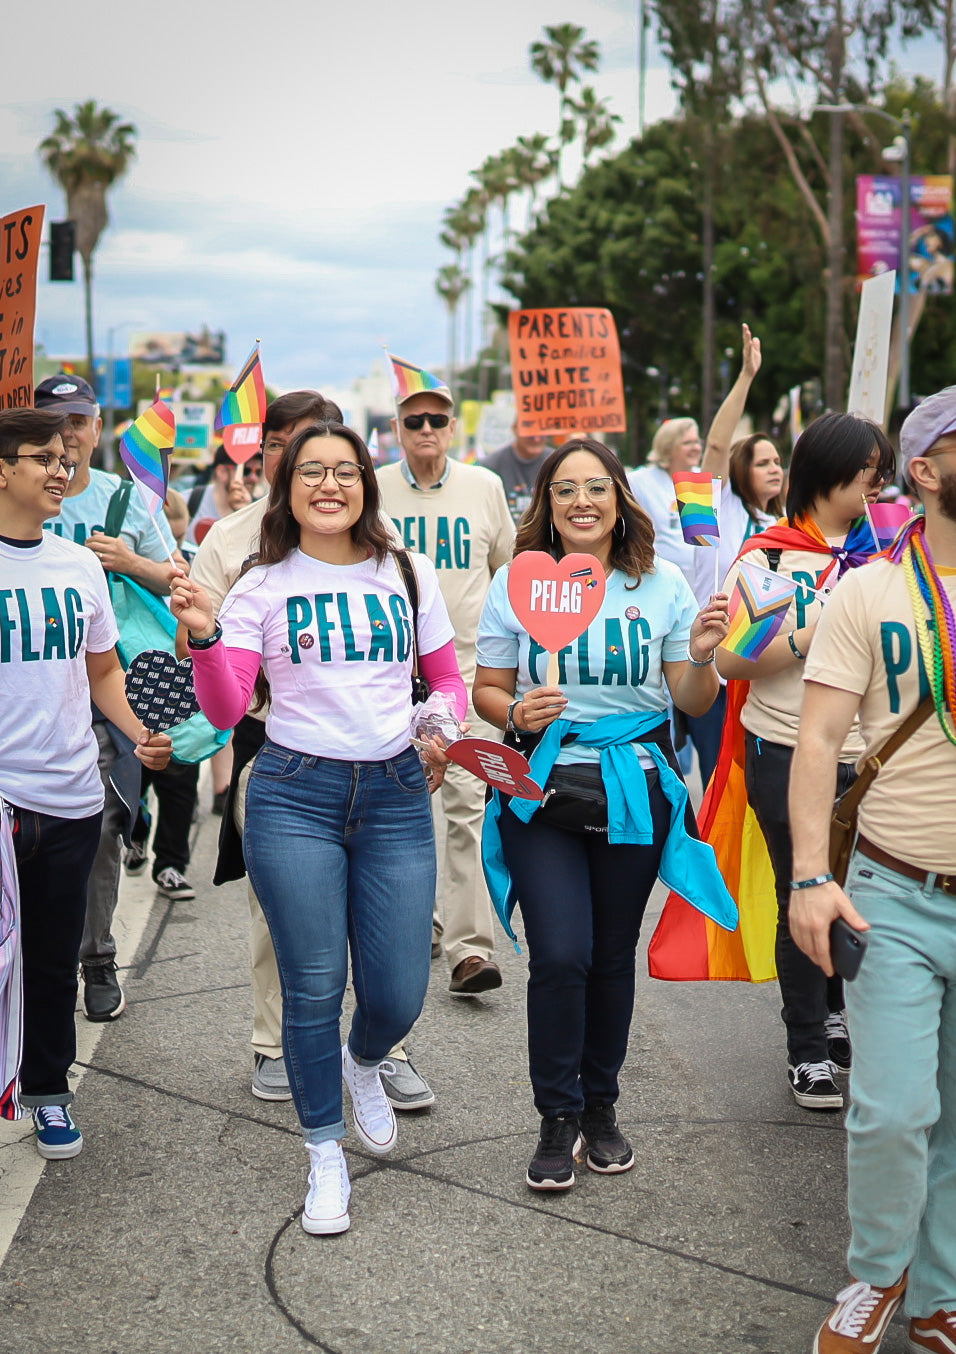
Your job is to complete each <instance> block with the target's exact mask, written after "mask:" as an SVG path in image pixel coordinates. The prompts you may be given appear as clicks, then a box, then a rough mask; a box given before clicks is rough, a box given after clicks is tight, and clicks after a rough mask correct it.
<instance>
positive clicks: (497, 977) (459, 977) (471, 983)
mask: <svg viewBox="0 0 956 1354" xmlns="http://www.w3.org/2000/svg"><path fill="white" fill-rule="evenodd" d="M500 986H501V969H500V968H499V967H498V965H497V964H496V963H494V961H493V960H491V959H482V957H481V955H480V954H470V955H469V956H468V958H467V959H463V960H462V961H461V963H460V964H456V965H455V967H454V968H453V969H452V974H451V982H450V983H449V984H448V991H449V992H452V993H454V995H455V996H456V997H473V996H475V995H476V994H477V993H478V992H490V991H491V990H492V988H494V987H500Z"/></svg>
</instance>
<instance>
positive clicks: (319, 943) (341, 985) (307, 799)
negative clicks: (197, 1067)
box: [243, 740, 437, 1143]
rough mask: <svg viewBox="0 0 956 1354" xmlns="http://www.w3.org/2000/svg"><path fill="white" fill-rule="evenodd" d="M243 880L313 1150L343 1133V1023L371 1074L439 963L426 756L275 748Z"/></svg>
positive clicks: (261, 776) (267, 750)
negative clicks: (264, 935)
mask: <svg viewBox="0 0 956 1354" xmlns="http://www.w3.org/2000/svg"><path fill="white" fill-rule="evenodd" d="M243 849H244V853H245V858H246V869H247V870H248V872H249V879H250V882H251V884H252V887H253V889H254V891H255V894H256V897H257V898H258V899H259V902H260V903H261V905H262V911H263V912H264V914H265V918H266V921H267V922H268V924H269V931H270V933H271V935H272V943H273V945H274V947H275V952H276V960H277V962H278V966H279V977H280V980H281V983H282V1047H283V1053H284V1055H285V1063H286V1068H287V1069H288V1073H289V1084H290V1086H291V1089H292V1098H293V1100H294V1101H295V1107H296V1111H297V1113H298V1116H299V1122H300V1124H301V1125H302V1130H303V1133H304V1135H305V1138H306V1141H308V1142H311V1143H320V1142H326V1141H328V1140H330V1139H333V1138H341V1137H342V1136H343V1135H344V1133H345V1123H344V1121H343V1118H342V1064H341V1052H340V1037H339V1021H340V1019H341V1016H342V997H343V994H344V992H345V984H346V980H347V977H348V954H349V950H351V954H352V984H353V987H354V990H355V1014H354V1016H353V1018H352V1029H351V1033H350V1034H349V1040H348V1043H349V1049H350V1050H351V1053H352V1056H353V1058H355V1060H356V1062H359V1063H362V1064H365V1065H367V1066H374V1065H376V1064H377V1063H379V1062H381V1060H382V1059H383V1058H384V1057H385V1056H386V1055H387V1053H388V1052H389V1050H390V1049H391V1048H392V1047H393V1046H394V1045H395V1044H397V1043H399V1042H400V1041H401V1040H402V1039H403V1038H404V1037H405V1035H406V1034H407V1033H408V1031H409V1030H410V1029H411V1027H412V1025H414V1023H415V1021H416V1020H417V1019H418V1016H419V1014H420V1013H421V1009H422V1006H423V1004H424V1001H425V992H426V990H427V988H428V974H429V968H430V964H431V930H432V909H433V907H434V903H435V883H436V874H437V870H436V862H435V834H434V828H433V827H432V816H431V809H430V807H429V802H428V789H427V786H426V784H425V777H424V774H423V772H422V768H421V764H420V763H419V760H418V754H417V752H415V750H414V749H413V748H409V749H408V750H407V751H406V752H403V753H402V754H401V755H400V756H399V757H396V758H394V759H393V760H391V761H385V762H344V761H333V760H331V759H330V758H327V757H312V756H306V755H305V754H304V753H301V752H294V751H292V750H291V749H290V748H284V747H280V746H279V745H278V744H276V743H272V742H269V741H268V740H267V741H266V743H265V744H264V745H263V747H262V748H261V749H260V751H259V752H258V753H257V754H256V759H255V762H254V763H253V767H252V774H251V775H250V777H249V788H248V791H247V794H246V821H245V833H244V837H243Z"/></svg>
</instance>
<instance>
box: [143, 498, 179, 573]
mask: <svg viewBox="0 0 956 1354" xmlns="http://www.w3.org/2000/svg"><path fill="white" fill-rule="evenodd" d="M159 511H160V512H161V511H162V507H160V508H159ZM149 520H150V521H151V522H152V524H153V530H154V531H155V532H156V535H157V537H158V539H159V543H160V545H161V546H162V547H163V549H164V550H165V551H166V558H167V559H168V560H169V562H170V564H171V565H172V566H173V568H174V569H176V570H177V571H179V565H178V564H177V563H176V561H175V560H174V559H173V552H172V551H171V550H170V548H169V546H168V545H167V544H166V542H165V540H164V539H163V533H162V532H161V531H160V529H159V523H158V522H157V521H156V514H155V513H150V515H149Z"/></svg>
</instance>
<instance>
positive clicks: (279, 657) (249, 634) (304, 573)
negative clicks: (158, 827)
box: [219, 550, 454, 762]
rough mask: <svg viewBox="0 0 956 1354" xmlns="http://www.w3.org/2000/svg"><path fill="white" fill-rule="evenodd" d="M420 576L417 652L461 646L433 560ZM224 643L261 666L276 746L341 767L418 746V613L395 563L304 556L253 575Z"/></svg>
mask: <svg viewBox="0 0 956 1354" xmlns="http://www.w3.org/2000/svg"><path fill="white" fill-rule="evenodd" d="M411 558H412V562H413V564H414V566H415V572H416V575H417V577H418V588H419V593H420V598H421V600H420V602H419V609H418V647H419V653H420V654H429V653H434V652H435V650H436V649H440V648H442V646H443V645H445V644H447V643H448V641H449V640H450V639H452V638H453V637H454V630H453V628H452V624H451V621H450V620H449V619H448V612H447V610H446V608H445V603H444V602H443V601H442V597H441V593H440V592H439V590H438V579H437V577H436V575H435V569H434V566H433V565H432V563H431V561H430V560H428V559H426V558H425V557H424V556H422V555H412V556H411ZM219 622H220V624H221V625H222V629H223V638H224V641H225V643H226V644H227V645H228V646H229V647H231V648H236V649H249V650H251V651H252V652H253V653H257V654H259V655H260V656H261V657H262V667H263V671H264V672H265V675H266V678H267V680H268V682H269V686H270V688H271V692H272V704H271V707H270V709H269V714H268V715H267V717H266V734H267V736H268V737H269V738H271V739H272V741H273V742H275V743H279V744H281V745H282V746H283V747H288V748H293V749H295V751H297V752H305V753H307V754H309V755H311V756H318V757H331V758H334V759H336V760H338V761H362V762H373V761H385V760H387V759H388V758H390V757H396V756H398V754H399V753H400V752H403V751H404V750H405V749H406V748H407V747H408V746H409V741H408V740H409V734H408V722H409V718H410V716H411V674H412V646H411V635H412V629H411V627H412V606H411V602H410V601H409V599H408V595H407V593H406V591H405V586H404V583H403V581H402V577H401V573H400V572H399V568H398V565H397V564H396V563H395V560H394V558H393V556H391V555H389V556H388V557H387V558H386V559H385V561H384V562H383V563H382V565H381V566H379V565H377V564H376V562H375V560H374V559H370V560H366V561H363V563H361V564H352V565H348V566H344V567H343V566H341V565H333V564H324V563H323V562H322V561H321V560H317V559H312V558H311V556H309V555H304V554H303V553H302V552H301V550H293V552H292V554H291V555H289V556H288V557H287V558H286V559H284V560H283V561H282V563H281V564H273V565H271V566H269V567H268V568H265V567H256V568H254V569H250V570H249V572H248V573H246V574H244V575H243V576H242V578H240V579H239V581H238V582H237V583H236V585H235V587H233V589H232V590H231V592H230V593H229V595H228V596H227V597H226V600H225V601H224V602H223V604H222V608H221V610H220V612H219Z"/></svg>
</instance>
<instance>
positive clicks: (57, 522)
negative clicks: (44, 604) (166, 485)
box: [43, 470, 176, 564]
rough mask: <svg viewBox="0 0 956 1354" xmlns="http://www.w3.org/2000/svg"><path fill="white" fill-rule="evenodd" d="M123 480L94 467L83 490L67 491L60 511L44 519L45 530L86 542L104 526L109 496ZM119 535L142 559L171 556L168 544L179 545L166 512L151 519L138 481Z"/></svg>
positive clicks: (170, 545) (174, 546) (161, 560)
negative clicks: (170, 527) (168, 553)
mask: <svg viewBox="0 0 956 1354" xmlns="http://www.w3.org/2000/svg"><path fill="white" fill-rule="evenodd" d="M122 483H123V481H122V480H121V479H120V477H119V475H110V474H108V473H107V472H106V471H105V470H91V471H90V482H89V484H88V485H87V486H86V488H85V489H84V490H83V491H82V493H79V494H74V495H73V496H72V497H71V496H70V495H67V497H66V498H64V500H63V506H62V508H61V509H60V512H59V514H58V515H57V516H56V517H51V518H50V520H49V521H48V522H44V523H43V529H44V531H49V532H51V533H52V534H53V535H54V536H62V537H63V538H64V539H65V540H68V541H76V543H77V545H83V543H84V542H85V541H86V538H87V537H88V536H90V535H92V533H93V532H94V531H104V530H105V526H104V523H105V522H106V513H107V510H108V508H109V505H110V499H111V498H112V497H113V495H114V494H115V493H116V491H117V489H118V488H119V487H120V485H121V484H122ZM154 524H155V525H154ZM157 527H158V528H159V535H157V531H156V529H157ZM120 536H121V538H122V539H123V540H124V541H125V542H126V544H127V545H128V546H129V548H130V549H131V550H132V551H134V552H135V553H136V554H137V555H141V556H142V557H143V559H151V560H153V561H154V562H155V563H157V564H161V563H162V562H163V560H165V559H167V558H168V555H167V548H168V549H169V550H170V551H172V550H175V549H176V542H175V541H174V540H173V533H172V532H171V531H170V529H169V523H168V522H167V521H166V514H165V513H162V512H160V513H157V514H156V516H155V517H154V518H153V521H152V522H150V520H149V514H148V513H147V512H146V506H145V504H144V503H143V500H142V498H140V495H139V490H138V489H137V488H136V485H135V484H134V485H133V489H132V492H131V494H130V496H129V504H128V506H127V509H126V516H125V517H124V518H123V526H122V528H121V530H120ZM160 536H161V537H162V541H161V540H160ZM164 542H165V547H164V544H163V543H164Z"/></svg>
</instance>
